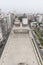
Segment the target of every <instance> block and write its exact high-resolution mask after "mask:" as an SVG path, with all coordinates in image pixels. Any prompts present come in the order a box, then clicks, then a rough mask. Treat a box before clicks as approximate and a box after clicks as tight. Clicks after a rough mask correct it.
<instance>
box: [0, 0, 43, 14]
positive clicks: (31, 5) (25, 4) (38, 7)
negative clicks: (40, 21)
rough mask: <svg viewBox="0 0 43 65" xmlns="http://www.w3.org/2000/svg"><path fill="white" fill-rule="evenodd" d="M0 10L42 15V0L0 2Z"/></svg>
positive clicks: (1, 0)
mask: <svg viewBox="0 0 43 65" xmlns="http://www.w3.org/2000/svg"><path fill="white" fill-rule="evenodd" d="M0 8H1V9H2V10H4V11H8V10H15V11H17V12H29V13H34V12H36V13H37V12H40V13H43V0H0Z"/></svg>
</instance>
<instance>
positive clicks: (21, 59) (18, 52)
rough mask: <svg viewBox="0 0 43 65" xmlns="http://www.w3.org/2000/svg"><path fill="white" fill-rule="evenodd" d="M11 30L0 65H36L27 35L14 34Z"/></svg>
mask: <svg viewBox="0 0 43 65" xmlns="http://www.w3.org/2000/svg"><path fill="white" fill-rule="evenodd" d="M13 29H14V27H13ZM13 29H12V31H11V33H10V36H9V39H8V41H7V44H6V46H5V49H4V51H3V54H2V57H1V59H0V65H18V63H27V64H28V65H38V62H37V59H36V56H35V53H34V50H33V47H32V43H31V40H30V37H29V34H25V33H22V34H21V33H18V34H15V33H14V32H13Z"/></svg>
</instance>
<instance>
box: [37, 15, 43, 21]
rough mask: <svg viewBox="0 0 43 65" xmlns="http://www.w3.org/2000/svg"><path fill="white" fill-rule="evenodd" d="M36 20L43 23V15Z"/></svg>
mask: <svg viewBox="0 0 43 65" xmlns="http://www.w3.org/2000/svg"><path fill="white" fill-rule="evenodd" d="M36 20H37V22H42V20H43V15H41V14H38V15H36Z"/></svg>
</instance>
